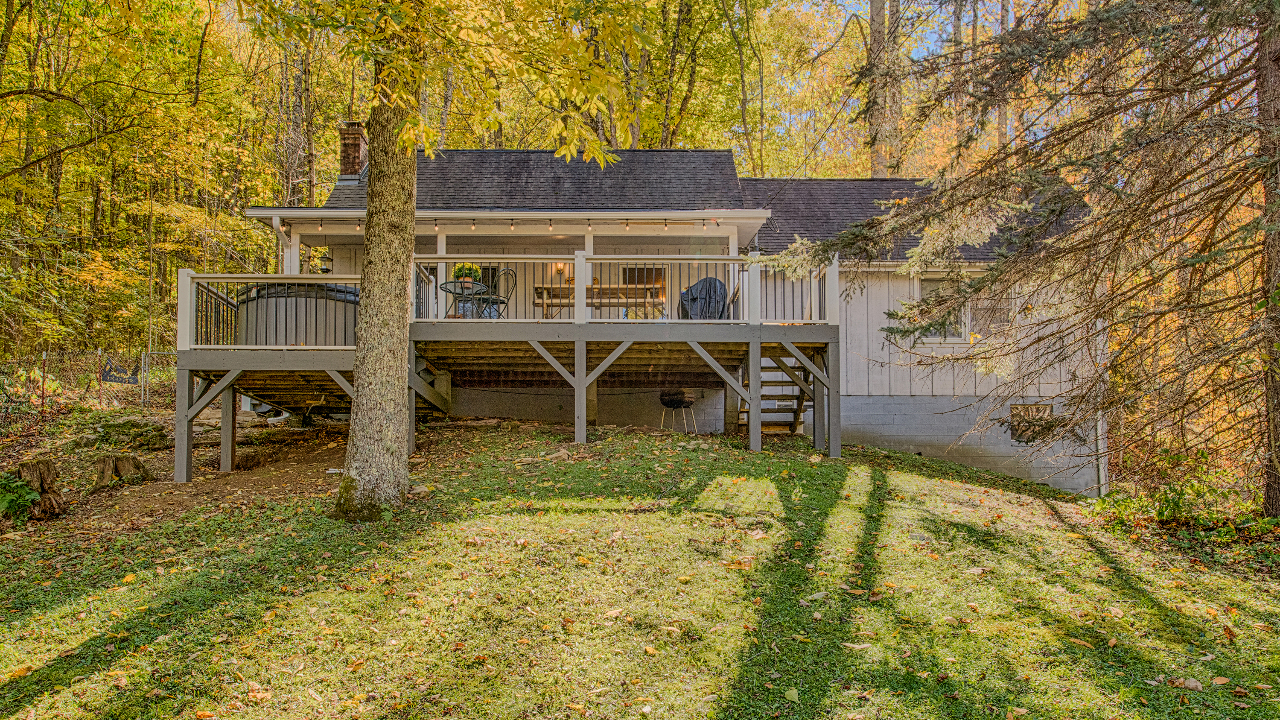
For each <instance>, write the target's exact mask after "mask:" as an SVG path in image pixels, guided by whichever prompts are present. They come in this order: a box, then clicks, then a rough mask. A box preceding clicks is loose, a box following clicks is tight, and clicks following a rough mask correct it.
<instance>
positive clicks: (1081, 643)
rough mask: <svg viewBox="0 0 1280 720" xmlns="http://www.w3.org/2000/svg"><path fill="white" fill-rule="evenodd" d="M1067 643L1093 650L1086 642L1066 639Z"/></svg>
mask: <svg viewBox="0 0 1280 720" xmlns="http://www.w3.org/2000/svg"><path fill="white" fill-rule="evenodd" d="M1067 642H1073V643H1075V644H1077V645H1083V646H1085V647H1087V648H1089V649H1090V650H1092V649H1093V646H1092V645H1090V644H1089V643H1087V642H1085V641H1083V640H1077V639H1075V638H1067Z"/></svg>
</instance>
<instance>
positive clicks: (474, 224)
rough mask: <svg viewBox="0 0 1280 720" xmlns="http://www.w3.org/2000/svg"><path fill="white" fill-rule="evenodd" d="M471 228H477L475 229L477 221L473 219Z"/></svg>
mask: <svg viewBox="0 0 1280 720" xmlns="http://www.w3.org/2000/svg"><path fill="white" fill-rule="evenodd" d="M471 229H472V230H475V229H476V221H475V220H472V221H471Z"/></svg>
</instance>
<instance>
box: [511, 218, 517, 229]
mask: <svg viewBox="0 0 1280 720" xmlns="http://www.w3.org/2000/svg"><path fill="white" fill-rule="evenodd" d="M511 229H512V230H515V229H516V221H515V220H512V221H511Z"/></svg>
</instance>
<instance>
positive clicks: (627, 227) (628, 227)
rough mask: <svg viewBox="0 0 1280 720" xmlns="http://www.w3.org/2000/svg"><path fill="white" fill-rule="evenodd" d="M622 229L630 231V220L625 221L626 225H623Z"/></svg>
mask: <svg viewBox="0 0 1280 720" xmlns="http://www.w3.org/2000/svg"><path fill="white" fill-rule="evenodd" d="M624 227H625V228H626V229H627V230H630V229H631V221H630V220H627V221H626V225H625V226H624Z"/></svg>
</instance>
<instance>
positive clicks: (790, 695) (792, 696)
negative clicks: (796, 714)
mask: <svg viewBox="0 0 1280 720" xmlns="http://www.w3.org/2000/svg"><path fill="white" fill-rule="evenodd" d="M782 697H784V698H786V699H788V700H790V701H791V702H800V692H799V691H797V690H796V689H795V688H790V689H789V690H787V691H786V692H784V693H782Z"/></svg>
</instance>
